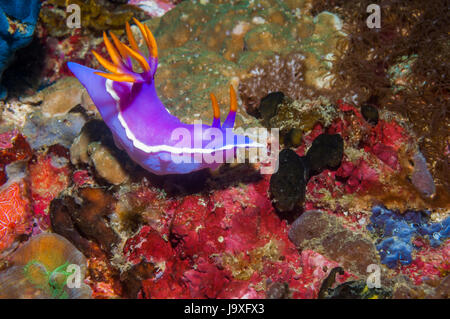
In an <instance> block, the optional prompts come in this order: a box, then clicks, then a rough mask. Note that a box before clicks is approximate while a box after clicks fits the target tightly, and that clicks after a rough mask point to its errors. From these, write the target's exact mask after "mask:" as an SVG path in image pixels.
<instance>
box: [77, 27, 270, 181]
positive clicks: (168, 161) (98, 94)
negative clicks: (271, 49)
mask: <svg viewBox="0 0 450 319" xmlns="http://www.w3.org/2000/svg"><path fill="white" fill-rule="evenodd" d="M134 22H135V23H136V25H137V27H138V28H139V30H140V32H141V33H142V36H143V41H145V44H146V45H147V48H148V51H149V54H148V58H146V57H145V56H144V54H142V52H141V51H140V50H139V47H138V45H137V42H136V39H135V38H134V36H133V34H132V31H131V28H130V25H129V24H128V23H127V24H126V33H127V36H128V42H129V46H128V45H126V44H124V43H122V42H120V40H119V39H118V38H117V36H115V35H114V34H113V33H110V36H111V38H112V42H111V40H110V39H109V37H108V36H107V35H106V33H103V40H104V43H105V46H106V49H107V51H108V53H109V55H110V57H111V61H109V60H107V59H105V58H103V57H102V56H100V55H99V54H98V53H97V52H95V51H93V54H94V56H95V57H96V58H97V60H98V61H99V63H100V64H101V65H102V66H103V67H104V68H105V69H106V70H108V71H109V72H111V73H106V72H101V71H99V70H95V69H91V68H88V67H85V66H82V65H79V64H77V63H73V62H69V63H68V67H69V69H70V70H71V71H72V73H73V74H74V75H75V76H76V77H77V78H78V80H79V81H80V82H81V83H82V84H83V86H84V87H85V88H86V89H87V91H88V93H89V95H90V97H91V98H92V101H93V102H94V104H95V105H96V107H97V109H98V111H99V112H100V115H101V116H102V118H103V120H104V121H105V123H106V124H107V125H108V127H109V128H110V130H111V132H112V135H113V137H114V141H115V143H116V145H117V147H119V148H120V149H122V150H125V151H126V152H127V153H128V155H129V156H130V157H131V159H133V160H134V161H135V162H136V163H138V164H140V165H141V166H142V167H143V168H145V169H146V170H148V171H150V172H152V173H155V174H158V175H164V174H186V173H190V172H192V171H196V170H200V169H203V168H210V169H216V168H217V167H219V166H220V165H221V163H225V162H226V161H227V160H229V159H230V158H231V157H234V156H235V153H236V150H237V149H238V148H250V147H264V145H262V144H260V143H257V142H255V141H253V140H251V139H250V138H249V137H247V136H243V135H237V134H234V133H233V132H232V129H233V126H234V121H235V117H236V112H237V105H238V103H237V97H236V93H235V91H234V89H233V88H232V87H231V86H230V104H231V107H230V111H229V114H228V116H227V118H226V119H225V121H224V122H223V123H222V124H221V121H220V111H219V106H218V102H217V99H216V97H215V96H214V94H212V93H211V101H212V107H213V112H214V120H213V123H212V125H211V126H209V125H205V124H186V123H182V122H181V121H180V120H179V119H178V118H177V117H176V116H174V115H172V114H170V112H169V111H168V110H167V109H166V107H165V106H164V105H163V104H162V102H161V101H160V100H159V98H158V95H157V93H156V88H155V82H154V78H155V73H156V69H157V66H158V50H157V46H156V41H155V38H154V37H153V35H152V33H151V32H150V30H149V28H148V27H147V26H146V25H145V24H142V23H140V22H139V21H138V20H136V19H134ZM132 59H133V60H135V61H136V62H137V64H136V66H138V67H140V70H137V68H136V67H134V66H133V63H132Z"/></svg>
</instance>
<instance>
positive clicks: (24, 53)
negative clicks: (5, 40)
mask: <svg viewBox="0 0 450 319" xmlns="http://www.w3.org/2000/svg"><path fill="white" fill-rule="evenodd" d="M44 66H45V49H44V47H43V45H42V43H41V40H40V39H39V38H37V37H36V36H35V37H34V38H33V40H32V41H31V43H30V44H29V45H28V46H26V47H24V48H22V49H19V50H17V51H16V53H15V55H14V57H13V60H12V61H11V64H10V65H9V66H8V67H7V69H6V70H5V71H4V73H3V75H2V80H1V83H2V85H3V86H4V87H5V88H6V89H7V91H8V96H10V97H19V96H23V95H27V93H28V94H29V93H33V92H34V90H37V89H39V79H40V76H41V74H42V71H43V69H44ZM18 74H20V76H18Z"/></svg>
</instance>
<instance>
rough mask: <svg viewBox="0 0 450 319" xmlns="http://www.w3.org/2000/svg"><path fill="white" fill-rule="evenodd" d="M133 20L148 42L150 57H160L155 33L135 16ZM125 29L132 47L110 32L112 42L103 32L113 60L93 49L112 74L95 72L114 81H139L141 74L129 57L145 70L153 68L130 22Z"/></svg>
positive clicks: (149, 70) (100, 61) (96, 56)
mask: <svg viewBox="0 0 450 319" xmlns="http://www.w3.org/2000/svg"><path fill="white" fill-rule="evenodd" d="M133 20H134V22H135V23H136V25H137V26H138V28H139V30H140V31H141V33H142V36H143V38H144V40H145V43H146V44H147V47H148V50H149V58H154V59H156V58H157V57H158V49H157V45H156V40H155V38H154V36H153V34H152V33H151V31H150V29H149V28H148V27H147V26H146V25H143V24H142V23H140V22H139V21H138V20H136V19H135V18H133ZM125 29H126V33H127V36H128V42H129V44H130V46H131V48H130V47H129V46H127V45H125V44H123V43H122V42H120V40H119V39H118V38H117V36H116V35H115V34H113V33H110V36H111V38H112V40H113V43H112V42H111V41H110V40H109V38H108V36H107V35H106V33H105V32H103V41H104V42H105V46H106V50H107V51H108V54H109V56H110V57H111V61H112V62H110V61H108V60H107V59H105V58H103V57H101V56H100V55H99V54H98V53H97V52H95V51H92V53H93V54H94V56H95V58H96V59H97V60H98V62H99V63H100V64H101V65H102V66H103V67H104V68H105V69H107V70H108V71H110V72H111V73H112V74H109V73H103V72H95V74H97V75H100V76H102V77H104V78H106V79H110V80H113V81H121V82H137V81H138V80H139V76H138V75H137V74H136V73H135V72H134V71H133V69H132V66H131V64H130V63H129V60H128V59H129V58H130V57H131V58H133V59H134V60H136V61H137V62H138V63H139V65H140V66H141V68H142V69H143V70H144V72H151V71H152V69H151V67H150V64H149V62H148V59H147V58H146V57H144V55H143V54H142V53H141V52H140V50H139V47H138V45H137V43H136V39H135V38H134V36H133V33H132V31H131V28H130V25H129V23H128V22H127V23H126V26H125Z"/></svg>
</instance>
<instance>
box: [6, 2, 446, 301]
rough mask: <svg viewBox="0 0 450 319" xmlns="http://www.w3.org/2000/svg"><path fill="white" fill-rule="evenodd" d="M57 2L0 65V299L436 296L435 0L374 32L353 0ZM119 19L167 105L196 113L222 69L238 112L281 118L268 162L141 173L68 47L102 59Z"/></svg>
mask: <svg viewBox="0 0 450 319" xmlns="http://www.w3.org/2000/svg"><path fill="white" fill-rule="evenodd" d="M66 2H67V1H63V0H45V1H42V6H41V7H42V8H41V11H40V17H39V21H38V23H37V26H36V32H35V39H34V40H33V42H32V44H31V45H30V46H29V47H27V48H25V49H24V50H20V51H18V52H17V62H16V63H13V64H12V65H11V67H10V68H9V71H8V72H9V73H8V74H7V73H5V75H4V78H6V79H7V81H6V82H7V86H8V92H10V96H9V97H8V98H7V99H6V100H4V101H1V102H0V297H3V296H6V297H8V296H10V297H11V296H13V297H14V298H29V297H33V296H34V297H36V298H37V297H42V296H44V297H54V298H89V297H92V298H102V299H107V298H156V299H158V298H160V299H161V298H195V299H197V298H198V299H204V298H273V299H281V298H293V299H305V298H309V299H314V298H359V299H366V298H448V296H449V293H450V291H449V287H450V285H449V271H450V263H449V260H450V240H449V238H448V237H449V231H450V225H449V221H450V217H449V209H450V203H449V200H448V198H449V197H448V194H449V193H448V168H446V167H447V166H448V165H446V164H448V158H449V140H448V132H447V133H445V132H446V128H447V129H448V112H447V109H448V105H450V104H449V103H448V87H449V85H448V78H449V76H448V70H449V68H445V66H446V65H447V64H448V61H449V60H448V59H446V58H445V57H447V56H448V53H449V52H450V51H449V50H448V45H447V44H448V41H446V40H442V38H441V37H442V36H443V32H444V33H445V30H448V28H447V29H445V27H442V25H441V24H442V17H441V15H439V14H440V12H439V11H442V10H441V9H442V6H443V1H440V0H437V1H435V2H433V5H425V2H423V1H419V0H418V1H410V2H408V3H409V4H405V5H404V7H401V6H399V5H398V3H397V2H396V1H384V2H383V4H382V8H383V10H385V11H384V12H385V13H384V17H385V18H384V19H385V20H383V21H385V22H384V23H385V25H384V27H383V28H381V29H379V30H377V29H373V30H369V29H368V28H367V27H366V24H365V19H361V17H366V16H367V12H366V11H365V9H366V6H367V5H368V3H369V2H370V1H369V2H368V1H365V0H358V1H356V0H355V1H321V0H317V1H313V0H301V1H296V0H286V1H279V0H251V1H250V0H242V1H225V0H209V1H203V0H202V1H194V0H192V1H189V0H186V1H175V0H174V1H172V0H151V1H141V0H131V1H128V3H127V1H109V0H102V1H91V0H74V1H72V3H74V4H77V5H79V6H80V9H81V13H82V16H83V17H84V18H83V19H82V27H81V28H73V29H72V28H68V27H67V25H66V24H65V22H66V20H65V19H66V18H67V16H68V13H67V12H66V10H65V9H66ZM388 4H391V5H388ZM361 10H362V12H361ZM437 12H439V14H438V13H437ZM411 13H413V14H411ZM0 15H2V12H0ZM131 17H136V18H137V19H138V20H139V21H142V22H143V23H145V24H146V25H147V26H148V27H149V29H150V30H151V31H152V32H153V33H154V35H155V38H156V41H157V43H158V54H159V55H158V58H159V66H158V71H157V74H156V77H155V84H156V88H157V92H158V95H159V96H160V98H161V100H162V101H163V103H164V104H165V106H166V107H167V109H168V110H169V111H170V112H171V113H172V114H174V115H176V116H177V117H179V118H180V119H181V120H182V121H183V122H186V123H193V122H194V121H195V120H202V121H205V123H206V122H208V123H209V122H210V121H211V120H212V117H213V112H212V111H211V105H210V101H209V94H210V93H214V94H215V95H216V96H217V98H218V101H219V104H220V105H228V103H229V96H228V89H229V85H230V84H231V85H233V86H234V87H235V88H236V89H238V90H237V92H238V101H239V109H238V113H237V114H238V116H237V119H236V122H237V126H239V127H243V128H247V127H255V128H261V129H262V128H266V129H279V140H278V141H277V142H279V143H275V141H274V140H269V141H268V143H269V146H270V147H271V148H273V149H275V148H276V149H277V150H278V148H279V151H280V153H279V157H278V160H279V162H278V164H279V165H278V170H277V171H276V172H273V174H272V173H271V174H263V173H262V170H261V168H264V167H265V165H266V164H262V163H239V164H237V163H233V164H224V165H222V166H221V167H220V168H219V169H218V170H216V171H214V172H211V171H208V170H203V171H198V172H194V173H191V174H186V175H170V176H156V175H153V174H151V173H149V172H146V171H145V170H144V169H143V168H141V167H139V166H138V165H137V164H136V163H134V162H133V160H132V159H130V157H129V156H128V155H127V154H126V153H125V152H124V151H122V150H121V149H119V148H118V147H117V146H116V145H115V141H114V139H113V136H112V134H111V132H110V131H109V128H108V127H107V126H106V124H105V123H104V122H103V120H102V118H101V116H100V114H99V113H98V111H97V109H96V107H95V105H94V104H93V102H92V100H91V99H90V97H89V95H88V94H87V91H86V89H85V88H84V87H83V86H82V85H81V84H80V83H78V81H77V80H76V79H75V78H73V77H71V74H70V72H69V70H68V69H67V66H66V63H67V62H68V61H73V62H78V63H81V64H83V65H86V66H88V67H92V68H96V69H101V67H100V64H99V63H98V62H97V61H96V60H95V59H94V56H93V55H92V53H91V50H92V49H94V50H96V51H97V52H99V53H100V54H101V55H102V56H104V57H107V55H106V48H105V45H104V44H103V42H102V41H103V38H102V33H103V31H112V32H114V33H115V34H116V35H117V36H118V37H119V39H120V40H125V36H124V31H123V30H124V24H125V22H126V21H129V20H130V19H131ZM0 18H1V17H0ZM0 20H1V19H0ZM433 21H435V22H433ZM434 24H436V26H435V25H434ZM437 26H440V27H442V28H441V29H442V30H441V29H440V30H437ZM1 27H2V25H1V24H0V29H1ZM0 31H1V30H0ZM131 32H132V33H133V34H134V35H135V37H136V39H137V42H138V43H137V44H138V46H139V47H140V48H141V50H142V51H143V52H144V53H146V50H147V49H146V48H144V47H145V43H144V39H143V38H142V36H141V35H140V33H139V32H138V28H137V27H136V26H134V25H133V26H132V27H131ZM427 32H428V33H427ZM0 35H1V34H0ZM447 36H448V35H447ZM0 38H1V36H0ZM427 39H431V40H427ZM433 41H439V43H434V42H433ZM432 48H435V50H434V49H432ZM30 56H32V57H33V59H31V58H30ZM38 62H39V63H38ZM226 112H228V109H227V108H223V107H222V108H221V115H222V118H224V115H225V114H226ZM422 114H423V116H422ZM277 145H279V147H278V146H277ZM42 238H47V239H46V241H45V242H44V243H42V240H43V239H42ZM39 243H41V244H39ZM37 246H39V248H36V247H37ZM30 247H32V248H33V247H34V248H33V249H31V248H30ZM68 263H75V264H77V265H79V266H80V267H81V268H80V269H81V274H82V281H83V289H82V291H81V292H79V293H75V292H73V291H71V290H70V288H69V287H68V286H66V281H67V280H68V279H67V278H68V276H70V273H69V268H67V266H68ZM373 269H375V270H379V272H377V271H376V273H378V274H379V275H380V281H381V286H380V287H377V288H373V287H372V288H371V287H369V286H370V285H369V284H368V281H367V280H368V278H369V277H370V278H372V279H373V276H372V275H373ZM371 274H372V275H371ZM14 282H18V283H20V285H17V286H15V285H14ZM2 287H4V288H2ZM21 287H22V288H23V289H22V288H21ZM19 288H20V289H19ZM5 292H6V293H5ZM2 293H4V294H2ZM8 294H9V295H8Z"/></svg>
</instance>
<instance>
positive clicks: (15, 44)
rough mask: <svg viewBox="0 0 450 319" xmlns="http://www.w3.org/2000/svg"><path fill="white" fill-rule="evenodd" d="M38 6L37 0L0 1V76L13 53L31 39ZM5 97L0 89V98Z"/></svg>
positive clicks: (3, 91) (4, 93) (3, 90)
mask: <svg viewBox="0 0 450 319" xmlns="http://www.w3.org/2000/svg"><path fill="white" fill-rule="evenodd" d="M40 6H41V3H40V1H39V0H0V76H1V74H2V73H3V71H4V70H5V69H6V67H7V66H8V64H9V63H10V61H11V59H12V57H13V55H14V52H15V51H16V50H17V49H20V48H23V47H24V46H26V45H28V44H29V43H30V42H31V40H32V39H33V34H34V29H35V27H36V22H37V19H38V16H39V10H40ZM5 96H6V91H5V89H4V88H0V98H4V97H5Z"/></svg>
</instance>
